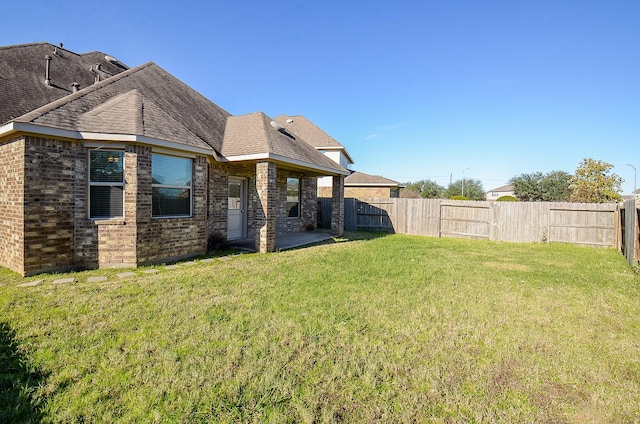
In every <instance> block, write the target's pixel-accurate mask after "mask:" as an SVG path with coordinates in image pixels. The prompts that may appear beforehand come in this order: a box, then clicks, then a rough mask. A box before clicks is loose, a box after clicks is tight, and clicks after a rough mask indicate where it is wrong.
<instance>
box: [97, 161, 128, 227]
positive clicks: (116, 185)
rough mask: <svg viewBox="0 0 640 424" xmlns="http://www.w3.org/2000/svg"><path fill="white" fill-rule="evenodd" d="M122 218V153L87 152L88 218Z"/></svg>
mask: <svg viewBox="0 0 640 424" xmlns="http://www.w3.org/2000/svg"><path fill="white" fill-rule="evenodd" d="M122 216H124V152H118V151H111V150H90V151H89V218H116V217H122Z"/></svg>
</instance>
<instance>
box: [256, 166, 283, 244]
mask: <svg viewBox="0 0 640 424" xmlns="http://www.w3.org/2000/svg"><path fill="white" fill-rule="evenodd" d="M256 192H257V195H258V199H257V200H258V207H257V208H256V217H255V221H256V250H257V251H258V252H260V253H265V252H273V251H274V250H275V248H276V224H277V213H278V203H279V202H278V196H277V171H276V164H275V163H273V162H258V163H257V164H256Z"/></svg>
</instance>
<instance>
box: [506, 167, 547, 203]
mask: <svg viewBox="0 0 640 424" xmlns="http://www.w3.org/2000/svg"><path fill="white" fill-rule="evenodd" d="M543 177H544V175H543V174H542V172H535V173H533V174H522V175H520V176H518V177H513V178H511V180H509V184H511V185H512V186H513V194H514V195H515V196H516V197H517V198H518V199H520V200H522V201H523V202H536V201H540V200H542V178H543Z"/></svg>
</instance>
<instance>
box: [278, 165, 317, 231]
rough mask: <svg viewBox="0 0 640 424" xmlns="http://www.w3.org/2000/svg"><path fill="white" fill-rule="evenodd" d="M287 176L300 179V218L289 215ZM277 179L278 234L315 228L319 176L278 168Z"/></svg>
mask: <svg viewBox="0 0 640 424" xmlns="http://www.w3.org/2000/svg"><path fill="white" fill-rule="evenodd" d="M287 178H298V179H299V180H300V216H299V217H298V218H289V217H288V216H287ZM276 181H277V182H276V184H277V187H276V192H277V196H278V207H277V218H276V219H277V225H276V234H286V233H299V232H300V231H305V230H308V229H314V228H315V226H316V223H317V216H318V204H317V198H318V195H317V178H315V177H305V176H304V175H303V174H301V173H297V172H291V171H287V170H282V169H278V176H277V179H276Z"/></svg>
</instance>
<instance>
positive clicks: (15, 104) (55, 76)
mask: <svg viewBox="0 0 640 424" xmlns="http://www.w3.org/2000/svg"><path fill="white" fill-rule="evenodd" d="M45 56H49V57H50V58H51V62H50V72H49V76H50V84H49V85H47V84H46V83H45V74H46V62H47V61H46V59H45ZM109 58H110V59H113V58H111V57H109ZM98 64H99V66H97V65H98ZM127 69H128V68H127V66H126V65H124V64H122V63H120V62H114V61H111V60H107V55H106V54H105V53H102V52H97V51H95V52H90V53H83V54H77V53H73V52H71V51H69V50H67V49H64V48H62V47H60V46H54V45H53V44H49V43H32V44H20V45H15V46H6V47H0V93H2V102H0V124H3V123H6V122H8V121H10V120H12V119H14V118H17V117H19V116H21V115H23V114H25V113H27V112H30V111H32V110H34V109H37V108H39V107H41V106H44V105H46V104H48V103H51V102H53V101H55V100H57V99H60V98H61V97H64V96H66V95H68V94H70V93H72V92H73V89H72V87H71V84H72V83H74V82H75V83H78V84H79V87H80V88H84V87H88V86H90V85H92V84H93V83H94V82H95V81H96V79H99V80H103V79H106V78H108V77H110V76H113V75H116V74H119V73H120V72H123V71H125V70H127Z"/></svg>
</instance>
